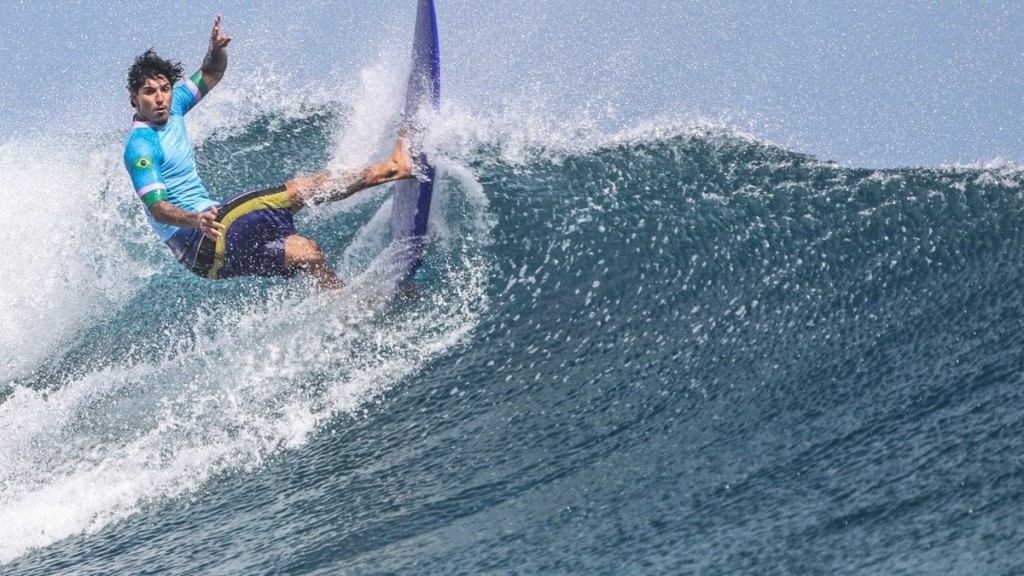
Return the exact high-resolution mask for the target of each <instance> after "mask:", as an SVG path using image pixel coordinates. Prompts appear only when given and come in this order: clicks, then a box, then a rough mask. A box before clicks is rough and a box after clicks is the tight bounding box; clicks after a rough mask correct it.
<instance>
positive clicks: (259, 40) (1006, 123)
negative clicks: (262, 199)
mask: <svg viewBox="0 0 1024 576" xmlns="http://www.w3.org/2000/svg"><path fill="white" fill-rule="evenodd" d="M406 3H407V4H408V6H400V4H402V2H400V1H398V0H386V1H384V0H363V1H361V2H340V1H331V0H306V1H303V2H301V3H300V2H289V1H287V0H224V1H221V2H216V3H214V2H209V1H207V0H190V1H187V2H186V1H169V0H164V1H159V0H157V1H150V2H146V3H145V5H144V6H142V7H140V6H139V4H138V3H136V2H127V1H121V0H115V1H109V0H108V1H105V0H84V1H75V0H5V2H4V3H3V5H2V6H0V144H2V143H3V142H5V141H9V140H11V139H13V138H17V137H18V135H19V134H22V133H24V132H25V131H30V132H31V131H52V130H53V128H52V127H53V125H54V124H59V125H60V126H62V128H63V130H64V131H66V132H67V133H74V132H75V131H77V130H82V129H86V128H93V129H95V128H100V129H103V128H110V129H113V128H118V127H121V126H123V125H124V124H125V123H126V122H127V121H126V119H125V118H126V117H127V116H128V115H130V109H128V108H127V96H126V92H125V88H124V82H125V79H124V77H125V73H126V70H127V67H128V65H129V64H130V62H131V59H132V58H133V57H134V55H136V54H138V53H140V52H142V51H144V50H145V49H146V48H149V47H151V46H152V47H155V48H156V49H157V51H158V52H160V53H161V54H163V55H165V56H168V57H171V58H175V59H180V60H182V61H183V63H185V64H186V68H189V69H191V68H194V67H196V66H198V64H199V62H200V60H201V58H202V54H203V53H204V51H205V46H206V40H207V37H208V34H209V27H210V23H211V22H212V18H213V15H214V14H217V13H220V14H222V15H223V18H224V29H225V31H226V32H227V33H228V34H230V35H232V36H234V37H235V40H234V41H233V42H232V44H231V47H230V50H231V58H232V61H231V68H230V69H229V76H228V78H226V80H225V83H227V82H237V83H243V82H251V81H252V79H253V78H264V79H265V78H266V77H268V76H275V77H283V78H287V79H288V81H289V83H290V85H291V86H294V87H295V89H296V90H312V89H313V88H316V89H317V90H318V91H326V92H328V93H329V92H330V91H331V90H332V89H336V90H341V87H343V86H347V85H351V83H352V82H353V81H354V80H358V79H359V78H360V77H361V76H362V75H364V74H366V73H368V71H369V72H372V70H373V69H374V67H377V66H380V65H381V60H382V59H387V58H391V57H392V56H394V55H397V54H405V53H406V52H407V50H408V48H407V43H408V40H407V37H408V35H409V31H410V30H411V27H412V20H413V13H414V11H415V7H414V6H415V3H414V2H413V1H412V0H406ZM437 11H438V18H439V27H440V34H441V49H442V61H443V76H444V98H445V99H446V100H447V101H448V103H449V104H450V105H452V106H454V107H456V108H458V109H460V110H469V111H472V112H473V113H474V114H476V115H478V116H486V115H488V114H502V113H507V112H508V110H519V111H525V112H523V113H528V114H533V115H536V116H541V117H544V116H547V117H550V118H558V119H561V120H562V121H568V122H580V123H590V124H596V125H599V126H605V127H607V128H608V129H609V130H616V129H628V128H629V127H630V126H633V125H637V124H650V123H657V122H659V121H664V122H673V121H678V120H679V119H711V120H714V121H716V122H721V123H723V124H726V125H729V126H735V127H737V128H740V129H743V130H746V131H749V132H752V133H754V134H755V135H757V136H759V137H761V138H764V139H766V140H768V141H771V142H773V143H776V144H779V145H782V146H786V147H787V148H790V149H793V150H797V151H800V152H805V153H809V154H813V155H815V156H818V157H819V158H821V159H823V160H834V161H838V162H841V163H844V164H849V165H853V166H864V167H897V166H908V165H912V166H939V165H944V164H958V163H968V164H969V163H987V162H992V161H1000V160H1002V161H1008V162H1012V163H1015V164H1021V163H1024V130H1022V129H1021V121H1022V120H1024V118H1022V112H1024V34H1021V32H1020V31H1021V30H1022V29H1024V3H1021V2H1007V1H995V0H969V1H968V0H901V1H896V0H859V1H852V2H821V1H820V0H819V1H810V0H807V1H803V0H774V1H769V0H719V1H716V2H707V1H704V0H701V1H689V0H673V1H666V0H637V1H633V2H628V3H627V2H611V1H607V0H501V1H493V2H488V1H484V0H437Z"/></svg>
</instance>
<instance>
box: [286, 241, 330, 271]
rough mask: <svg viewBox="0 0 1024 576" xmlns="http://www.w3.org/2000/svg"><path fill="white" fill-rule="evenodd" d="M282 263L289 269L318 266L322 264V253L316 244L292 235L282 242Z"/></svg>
mask: <svg viewBox="0 0 1024 576" xmlns="http://www.w3.org/2000/svg"><path fill="white" fill-rule="evenodd" d="M284 262H285V265H286V266H288V267H289V268H294V267H296V266H298V267H303V268H304V267H307V266H311V265H318V264H322V263H323V262H324V253H323V252H321V251H320V246H318V245H317V243H316V242H314V241H312V240H310V239H309V238H306V237H305V236H298V235H293V236H289V237H287V238H285V240H284Z"/></svg>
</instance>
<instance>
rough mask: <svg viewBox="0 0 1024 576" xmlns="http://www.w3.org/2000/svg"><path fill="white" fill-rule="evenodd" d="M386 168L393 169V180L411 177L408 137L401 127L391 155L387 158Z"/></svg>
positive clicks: (411, 164) (411, 167) (411, 168)
mask: <svg viewBox="0 0 1024 576" xmlns="http://www.w3.org/2000/svg"><path fill="white" fill-rule="evenodd" d="M388 168H389V169H390V170H391V171H393V172H392V174H393V178H394V179H395V180H404V179H406V178H412V177H413V163H412V156H411V155H410V152H409V137H408V134H407V133H406V131H405V130H404V129H403V130H402V132H400V133H399V134H398V139H397V140H395V147H394V149H393V150H391V157H390V158H388Z"/></svg>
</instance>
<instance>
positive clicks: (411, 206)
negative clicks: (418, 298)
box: [389, 0, 441, 290]
mask: <svg viewBox="0 0 1024 576" xmlns="http://www.w3.org/2000/svg"><path fill="white" fill-rule="evenodd" d="M440 105H441V54H440V51H439V49H438V34H437V14H436V11H435V9H434V1H433V0H418V3H417V6H416V28H415V32H414V33H413V42H412V69H411V71H410V72H409V82H408V84H407V86H406V92H405V109H404V116H403V118H404V120H403V129H404V130H405V131H406V132H407V133H408V137H409V143H410V148H411V151H412V155H413V161H414V162H415V164H416V172H417V177H416V178H415V179H411V180H402V181H400V182H397V183H396V184H395V191H394V197H393V198H392V205H391V226H390V237H391V238H390V247H389V249H390V251H391V252H392V255H393V258H395V259H396V260H395V262H394V263H395V265H396V267H397V269H396V270H395V272H396V273H397V274H396V275H395V276H394V277H393V278H394V280H396V281H397V284H396V286H395V288H396V289H399V290H400V289H402V288H405V287H407V286H408V284H409V283H410V282H412V280H413V278H414V277H415V275H416V272H417V271H418V270H419V269H420V266H421V265H422V264H423V255H424V253H425V252H426V249H427V222H428V220H429V218H430V203H431V200H432V199H433V195H434V173H435V172H434V166H433V164H431V162H430V159H429V158H427V155H426V154H425V153H424V152H423V148H422V145H421V143H422V133H423V131H424V130H425V128H426V123H427V122H429V121H430V120H431V119H432V118H434V117H436V115H437V113H438V112H439V110H440Z"/></svg>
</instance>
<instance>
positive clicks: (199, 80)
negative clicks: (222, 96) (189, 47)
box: [192, 70, 210, 96]
mask: <svg viewBox="0 0 1024 576" xmlns="http://www.w3.org/2000/svg"><path fill="white" fill-rule="evenodd" d="M192 83H193V84H195V85H196V88H199V93H200V94H202V95H203V96H206V95H207V94H209V93H210V87H209V86H207V85H206V80H203V71H202V70H199V71H197V72H196V73H195V74H193V75H192Z"/></svg>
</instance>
